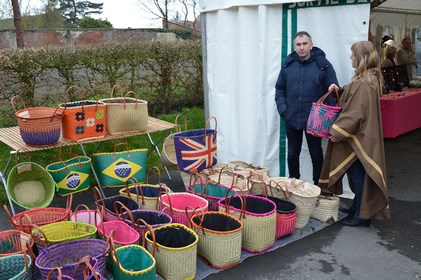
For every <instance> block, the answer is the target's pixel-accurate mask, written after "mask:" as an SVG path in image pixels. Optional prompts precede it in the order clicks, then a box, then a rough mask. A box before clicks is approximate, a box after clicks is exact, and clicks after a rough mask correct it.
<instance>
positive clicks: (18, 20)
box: [12, 0, 25, 48]
mask: <svg viewBox="0 0 421 280" xmlns="http://www.w3.org/2000/svg"><path fill="white" fill-rule="evenodd" d="M12 7H13V23H14V25H15V31H16V45H17V47H18V48H24V47H25V41H24V39H23V29H22V16H21V14H20V7H19V2H18V0H12Z"/></svg>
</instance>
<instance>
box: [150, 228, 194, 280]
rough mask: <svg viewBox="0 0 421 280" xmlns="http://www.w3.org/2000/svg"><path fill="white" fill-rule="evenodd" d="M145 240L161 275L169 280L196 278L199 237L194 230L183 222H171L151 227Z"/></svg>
mask: <svg viewBox="0 0 421 280" xmlns="http://www.w3.org/2000/svg"><path fill="white" fill-rule="evenodd" d="M145 240H146V245H145V246H146V247H147V249H148V251H149V252H150V253H151V254H152V255H153V256H154V258H155V260H156V269H157V272H158V274H159V275H160V276H161V277H163V278H164V279H167V280H172V279H174V280H177V279H194V278H195V275H196V261H197V244H198V240H199V237H198V236H197V234H196V233H195V232H194V231H193V230H191V229H190V228H188V227H187V226H185V225H183V224H178V223H174V224H169V225H165V226H162V227H158V228H155V229H153V230H152V229H150V230H149V231H148V232H146V234H145Z"/></svg>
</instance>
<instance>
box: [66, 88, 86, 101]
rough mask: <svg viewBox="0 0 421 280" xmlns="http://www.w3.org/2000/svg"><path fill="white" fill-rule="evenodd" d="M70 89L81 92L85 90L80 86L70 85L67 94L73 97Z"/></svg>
mask: <svg viewBox="0 0 421 280" xmlns="http://www.w3.org/2000/svg"><path fill="white" fill-rule="evenodd" d="M70 90H79V94H80V93H82V92H83V90H82V89H81V88H80V87H78V86H70V87H68V88H67V90H66V94H67V95H68V96H69V97H70V98H71V97H72V95H71V94H70Z"/></svg>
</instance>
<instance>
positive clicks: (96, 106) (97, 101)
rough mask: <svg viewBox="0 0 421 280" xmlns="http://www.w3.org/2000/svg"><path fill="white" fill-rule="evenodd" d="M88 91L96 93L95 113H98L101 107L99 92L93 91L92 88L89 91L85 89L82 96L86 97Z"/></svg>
mask: <svg viewBox="0 0 421 280" xmlns="http://www.w3.org/2000/svg"><path fill="white" fill-rule="evenodd" d="M87 91H90V92H92V93H94V94H95V99H96V105H95V111H98V106H99V99H98V92H95V91H94V90H92V89H90V88H87V89H84V90H83V92H82V96H85V93H86V92H87ZM82 110H83V105H82Z"/></svg>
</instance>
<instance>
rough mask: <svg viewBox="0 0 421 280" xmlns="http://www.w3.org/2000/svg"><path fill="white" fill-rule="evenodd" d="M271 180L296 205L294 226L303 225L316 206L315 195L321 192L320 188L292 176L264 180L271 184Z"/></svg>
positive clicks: (300, 226)
mask: <svg viewBox="0 0 421 280" xmlns="http://www.w3.org/2000/svg"><path fill="white" fill-rule="evenodd" d="M271 181H274V182H276V183H278V184H279V186H280V187H281V188H282V190H283V191H285V192H287V193H288V196H289V198H288V200H290V201H291V202H292V203H294V204H295V206H297V219H296V223H295V228H303V227H305V226H306V225H307V223H308V221H309V219H310V215H311V213H312V212H313V210H314V208H315V207H316V202H317V197H318V196H319V195H320V192H321V190H320V188H319V187H318V186H315V185H312V184H310V183H306V182H304V181H301V180H297V179H294V178H292V179H291V178H286V177H272V178H270V179H268V180H267V181H266V184H268V185H269V184H271Z"/></svg>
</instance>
